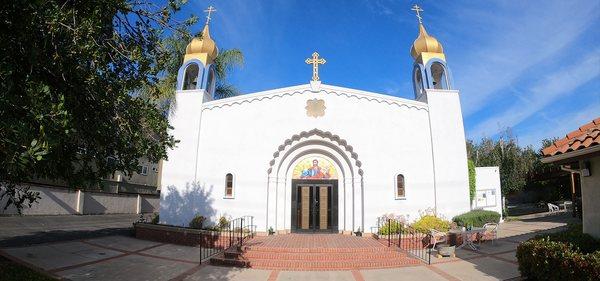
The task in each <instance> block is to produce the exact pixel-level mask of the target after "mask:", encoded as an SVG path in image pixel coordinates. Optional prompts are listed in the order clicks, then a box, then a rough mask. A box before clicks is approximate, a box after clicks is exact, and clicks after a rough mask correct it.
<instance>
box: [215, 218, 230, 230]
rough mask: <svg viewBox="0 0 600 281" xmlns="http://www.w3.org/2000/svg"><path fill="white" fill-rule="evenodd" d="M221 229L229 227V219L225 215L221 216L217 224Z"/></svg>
mask: <svg viewBox="0 0 600 281" xmlns="http://www.w3.org/2000/svg"><path fill="white" fill-rule="evenodd" d="M217 226H218V228H219V229H225V228H229V220H227V218H226V217H225V216H221V217H220V218H219V224H218V225H217Z"/></svg>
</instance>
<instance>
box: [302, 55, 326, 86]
mask: <svg viewBox="0 0 600 281" xmlns="http://www.w3.org/2000/svg"><path fill="white" fill-rule="evenodd" d="M305 62H306V64H312V66H313V75H312V80H313V81H319V64H325V63H326V62H327V61H325V59H320V58H319V53H317V52H314V53H313V54H312V59H311V58H308V59H306V61H305Z"/></svg>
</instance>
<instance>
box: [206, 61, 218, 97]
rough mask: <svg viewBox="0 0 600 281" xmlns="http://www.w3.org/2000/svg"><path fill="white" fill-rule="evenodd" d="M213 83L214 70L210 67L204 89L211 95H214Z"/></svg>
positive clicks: (214, 82)
mask: <svg viewBox="0 0 600 281" xmlns="http://www.w3.org/2000/svg"><path fill="white" fill-rule="evenodd" d="M215 84H216V81H215V70H214V69H213V68H212V67H211V68H210V70H209V71H208V78H207V79H206V91H207V92H208V93H209V94H211V95H214V89H215Z"/></svg>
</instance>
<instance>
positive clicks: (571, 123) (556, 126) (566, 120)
mask: <svg viewBox="0 0 600 281" xmlns="http://www.w3.org/2000/svg"><path fill="white" fill-rule="evenodd" d="M599 112H600V102H597V103H592V104H591V105H589V106H588V107H586V108H582V109H575V110H573V111H572V112H570V113H567V114H563V115H560V116H556V117H550V118H545V120H544V121H545V122H540V123H539V124H538V125H536V128H535V130H528V131H526V132H525V133H521V134H519V144H521V145H524V146H527V145H531V146H533V147H534V148H540V145H541V140H543V139H552V138H562V137H564V136H565V135H566V134H567V133H570V132H572V131H575V130H577V128H579V127H581V126H582V125H584V124H587V123H589V122H590V121H592V120H593V119H594V118H597V117H598V114H599Z"/></svg>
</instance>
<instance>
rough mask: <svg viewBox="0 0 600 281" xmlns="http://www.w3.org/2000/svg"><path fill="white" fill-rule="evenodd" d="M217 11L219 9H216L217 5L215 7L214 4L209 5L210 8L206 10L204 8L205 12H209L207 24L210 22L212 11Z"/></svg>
mask: <svg viewBox="0 0 600 281" xmlns="http://www.w3.org/2000/svg"><path fill="white" fill-rule="evenodd" d="M216 11H217V9H215V7H213V6H208V8H207V9H206V10H204V12H205V13H207V14H206V24H208V23H209V22H210V14H211V13H212V12H216Z"/></svg>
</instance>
